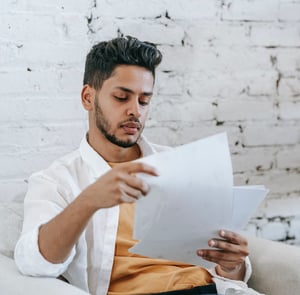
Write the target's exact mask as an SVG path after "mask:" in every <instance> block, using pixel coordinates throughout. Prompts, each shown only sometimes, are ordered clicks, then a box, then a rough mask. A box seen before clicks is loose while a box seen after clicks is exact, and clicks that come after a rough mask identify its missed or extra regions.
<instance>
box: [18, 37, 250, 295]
mask: <svg viewBox="0 0 300 295" xmlns="http://www.w3.org/2000/svg"><path fill="white" fill-rule="evenodd" d="M161 59H162V55H161V53H160V51H159V50H158V49H157V48H156V46H155V45H153V44H151V43H148V42H141V41H139V40H137V39H135V38H132V37H126V38H116V39H113V40H110V41H108V42H101V43H99V44H97V45H95V46H94V47H93V48H92V49H91V51H90V52H89V54H88V55H87V59H86V66H85V74H84V85H83V89H82V93H81V98H82V105H83V107H84V108H85V110H87V111H88V120H89V130H88V133H87V135H86V136H85V137H84V138H83V140H82V142H81V145H80V148H79V149H78V150H77V151H75V152H73V153H71V154H69V155H67V156H65V157H63V158H62V159H59V160H58V161H56V162H54V163H53V164H52V165H51V166H50V167H49V168H48V169H46V170H43V171H41V172H38V173H36V174H34V175H32V176H31V178H30V181H29V188H28V192H27V195H26V197H25V203H24V207H25V209H24V210H25V216H24V224H23V231H22V235H21V237H20V239H19V241H18V243H17V245H16V249H15V260H16V263H17V265H18V267H19V269H20V271H21V272H22V273H24V274H27V275H33V276H51V277H58V276H60V275H63V276H64V278H66V279H67V280H68V281H69V282H70V283H71V284H74V285H76V286H78V287H80V288H82V289H84V290H86V291H88V292H90V293H91V294H93V295H100V294H107V293H108V294H110V295H121V294H127V295H129V294H155V293H159V294H173V293H174V294H217V291H216V285H215V283H214V282H216V284H217V288H218V290H219V292H223V291H222V288H223V289H226V288H228V286H229V287H232V286H234V287H237V288H238V289H239V288H246V286H245V284H244V283H243V282H241V281H242V280H244V279H245V280H247V279H248V278H249V267H248V271H247V267H246V263H245V261H247V259H246V258H247V255H248V247H247V240H246V239H245V238H244V237H242V236H240V235H238V234H236V233H232V232H229V231H224V230H220V237H219V238H213V239H211V240H210V241H209V242H208V243H209V246H210V247H212V248H211V249H199V250H197V249H195V252H196V251H197V254H198V255H199V256H201V257H202V258H204V259H206V260H209V261H213V262H215V263H216V264H217V266H216V268H215V269H214V270H211V271H210V272H208V271H207V270H206V269H204V268H201V267H198V266H193V265H187V264H184V263H179V262H174V261H168V260H162V259H153V258H151V257H143V256H139V255H135V254H132V253H130V252H128V249H129V248H131V247H132V246H133V245H134V244H135V243H136V242H137V241H135V240H134V239H133V238H132V232H133V220H134V202H135V201H137V200H138V199H139V198H140V197H141V196H146V195H147V192H148V191H149V187H148V185H147V183H146V182H144V181H142V180H141V179H139V178H138V177H136V176H135V174H136V173H147V174H149V175H152V176H153V177H159V176H158V174H157V172H156V170H155V168H154V167H151V166H148V165H146V164H143V163H136V162H133V160H136V159H138V158H140V157H143V156H146V155H149V154H152V153H156V152H160V151H162V150H165V149H166V147H162V146H158V145H155V144H152V143H149V142H148V141H147V140H146V139H145V138H144V137H143V136H142V131H143V128H144V125H145V122H146V118H147V115H148V112H149V108H150V102H151V99H152V95H153V87H154V79H155V68H156V67H157V65H158V64H159V63H160V62H161ZM162 197H163V196H162ZM226 278H227V279H229V280H226ZM230 280H237V281H236V284H235V283H234V282H232V281H230ZM227 285H228V286H227ZM224 286H225V287H224ZM178 290H182V291H178ZM220 290H221V291H220ZM162 292H167V293H162ZM178 292H179V293H178ZM245 294H246V293H245Z"/></svg>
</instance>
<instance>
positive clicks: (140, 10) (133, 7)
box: [93, 0, 167, 19]
mask: <svg viewBox="0 0 300 295" xmlns="http://www.w3.org/2000/svg"><path fill="white" fill-rule="evenodd" d="M166 10H167V6H166V5H165V3H164V1H159V0H152V1H149V2H144V1H139V0H131V1H118V0H110V1H106V0H98V1H96V7H95V8H94V9H93V15H94V16H95V17H109V18H123V19H133V18H139V19H143V18H152V19H154V18H156V17H161V16H164V15H165V13H166Z"/></svg>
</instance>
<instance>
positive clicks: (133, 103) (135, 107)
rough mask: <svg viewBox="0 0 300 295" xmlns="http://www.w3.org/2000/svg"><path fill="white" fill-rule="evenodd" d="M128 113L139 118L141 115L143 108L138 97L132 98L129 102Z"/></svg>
mask: <svg viewBox="0 0 300 295" xmlns="http://www.w3.org/2000/svg"><path fill="white" fill-rule="evenodd" d="M127 115H128V116H133V117H136V118H139V117H140V116H141V109H140V104H139V100H138V98H135V99H131V100H130V101H129V102H128V108H127Z"/></svg>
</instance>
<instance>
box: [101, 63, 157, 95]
mask: <svg viewBox="0 0 300 295" xmlns="http://www.w3.org/2000/svg"><path fill="white" fill-rule="evenodd" d="M153 85H154V77H153V75H152V73H151V71H149V70H147V69H146V68H143V67H140V66H133V65H120V66H117V67H116V68H115V69H114V71H113V73H112V75H111V76H110V77H109V78H108V79H107V80H105V81H104V83H103V87H106V88H115V87H124V88H129V89H131V90H133V91H135V92H151V91H152V90H153Z"/></svg>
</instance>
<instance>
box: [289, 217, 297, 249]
mask: <svg viewBox="0 0 300 295" xmlns="http://www.w3.org/2000/svg"><path fill="white" fill-rule="evenodd" d="M290 223H291V225H290V229H289V232H288V235H289V236H290V237H293V238H294V239H295V243H296V244H300V217H298V218H293V219H292V220H291V222H290Z"/></svg>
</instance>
